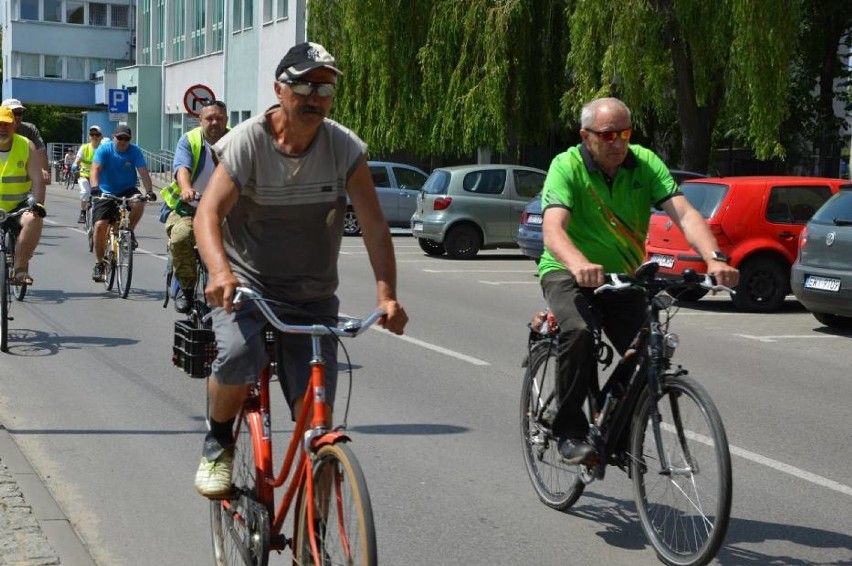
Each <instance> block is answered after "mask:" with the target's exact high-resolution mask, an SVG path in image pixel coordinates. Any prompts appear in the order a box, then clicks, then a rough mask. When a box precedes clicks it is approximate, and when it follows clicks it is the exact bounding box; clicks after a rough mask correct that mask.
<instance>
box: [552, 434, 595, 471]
mask: <svg viewBox="0 0 852 566" xmlns="http://www.w3.org/2000/svg"><path fill="white" fill-rule="evenodd" d="M559 455H560V456H562V461H563V462H564V463H566V464H568V465H569V466H576V465H577V464H588V463H590V462H591V461H592V460H594V459H595V458H596V457H597V452H596V451H595V449H594V448H593V447H592V446H591V445H589V444H586V443H585V442H583V441H582V440H570V439H568V438H563V439H562V440H560V441H559Z"/></svg>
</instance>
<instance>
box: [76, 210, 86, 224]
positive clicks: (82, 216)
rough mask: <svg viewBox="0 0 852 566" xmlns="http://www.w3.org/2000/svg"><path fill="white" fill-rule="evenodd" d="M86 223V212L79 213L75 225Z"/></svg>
mask: <svg viewBox="0 0 852 566" xmlns="http://www.w3.org/2000/svg"><path fill="white" fill-rule="evenodd" d="M85 223H86V211H85V210H81V211H80V218H78V219H77V224H85Z"/></svg>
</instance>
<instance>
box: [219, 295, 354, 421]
mask: <svg viewBox="0 0 852 566" xmlns="http://www.w3.org/2000/svg"><path fill="white" fill-rule="evenodd" d="M297 306H298V307H299V309H301V310H302V311H306V314H296V315H294V314H293V313H292V311H288V312H287V313H286V314H284V315H282V313H281V312H279V311H278V310H277V309H275V310H276V314H277V315H278V316H279V318H281V320H283V321H284V322H286V323H288V324H326V325H329V326H336V325H337V315H338V309H339V307H340V301H339V300H338V299H337V297H335V296H332V297H329V298H327V299H322V300H319V301H314V302H311V303H302V304H299V305H297ZM212 320H213V331H214V333H215V334H216V346H217V348H218V355H217V356H216V359H215V360H213V364H212V377H213V378H214V379H216V381H218V382H219V383H221V384H223V385H247V384H251V383H254V382H255V381H256V380H257V378H258V376H259V375H260V372H261V371H262V370H263V368H264V367H266V365H267V364H268V363H269V360H270V354H267V350H266V343H265V341H264V336H263V334H264V333H263V329H264V327H265V326H266V325H267V324H268V322H267V320H266V317H264V316H263V313H261V312H260V309H258V308H257V306H255V304H254V303H253V302H246V303H243V304H242V305H241V306H240V308H239V309H237V310H234V311H232V312H231V313H230V314H228V313H226V312H225V309H223V308H221V307H220V308H216V309H214V310H213V316H212ZM281 341H282V355H283V360H282V368H281V371H279V376H278V377H279V380H280V382H281V387H282V389H283V390H284V394H285V395H286V396H287V402H288V403H289V404H290V406H291V407H292V405H293V401H295V400H296V399H301V398H302V397H303V396H304V394H305V390H306V389H307V387H308V382H309V381H310V376H311V368H310V365H309V363H310V361H311V357H312V355H313V351H312V349H311V337H310V336H309V335H306V334H281ZM320 343H321V347H322V356H323V358H325V380H326V398H327V401H328V404H329V405H330V406H334V394H335V391H336V389H337V339H336V338H335V337H334V336H323V337H322V338H321V339H320ZM270 352H272V350H270Z"/></svg>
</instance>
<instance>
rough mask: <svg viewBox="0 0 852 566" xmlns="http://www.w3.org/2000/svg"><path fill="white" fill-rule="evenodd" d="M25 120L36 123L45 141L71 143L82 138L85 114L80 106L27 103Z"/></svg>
mask: <svg viewBox="0 0 852 566" xmlns="http://www.w3.org/2000/svg"><path fill="white" fill-rule="evenodd" d="M26 107H27V109H26V110H25V111H24V121H25V122H32V123H33V124H35V125H36V126H37V127H38V129H39V132H41V137H42V139H43V140H44V143H46V144H47V143H70V142H78V141H79V140H80V136H81V131H82V127H83V126H82V120H83V116H82V114H80V109H79V108H69V107H65V106H44V105H36V104H27V105H26Z"/></svg>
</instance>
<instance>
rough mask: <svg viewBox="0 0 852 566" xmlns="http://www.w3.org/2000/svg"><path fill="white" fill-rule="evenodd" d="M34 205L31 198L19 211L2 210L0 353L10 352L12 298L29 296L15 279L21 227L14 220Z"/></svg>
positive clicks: (24, 284) (18, 298)
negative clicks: (16, 254) (16, 252)
mask: <svg viewBox="0 0 852 566" xmlns="http://www.w3.org/2000/svg"><path fill="white" fill-rule="evenodd" d="M34 204H35V199H33V198H32V197H30V199H29V200H28V201H27V206H26V207H24V208H22V209H20V210H18V211H15V212H6V211H4V210H2V209H0V266H2V269H0V352H8V351H9V321H10V320H14V319H13V317H12V316H11V315H10V314H9V313H10V311H11V310H12V297H13V296H14V297H15V298H16V299H17V300H19V301H22V300H24V296H25V295H26V294H27V284H26V283H22V282H18V281H16V280H15V278H14V270H15V248H16V246H17V242H18V232H19V231H20V226H19V225H18V223H17V222H14V221H13V220H14V219H15V218H17V217H19V216H21V215H22V214H24V213H25V212H29V211H30V210H32V209H33V205H34Z"/></svg>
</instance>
